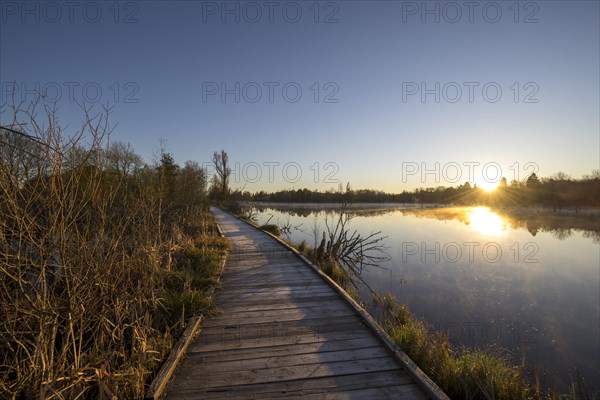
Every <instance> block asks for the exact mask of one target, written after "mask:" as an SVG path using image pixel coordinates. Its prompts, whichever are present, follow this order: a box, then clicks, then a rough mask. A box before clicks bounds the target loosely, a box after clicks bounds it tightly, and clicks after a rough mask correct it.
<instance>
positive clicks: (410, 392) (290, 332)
mask: <svg viewBox="0 0 600 400" xmlns="http://www.w3.org/2000/svg"><path fill="white" fill-rule="evenodd" d="M212 212H213V213H214V214H215V217H216V219H217V222H218V224H219V225H220V227H221V229H222V231H223V233H224V234H225V236H226V237H227V239H228V240H229V241H230V242H231V245H232V251H231V253H230V255H229V260H228V263H227V268H226V270H225V273H224V274H223V277H222V290H221V291H220V292H218V294H217V306H218V307H219V309H220V310H221V312H220V313H219V314H218V315H216V316H215V317H213V318H212V319H210V318H209V319H206V320H204V321H203V323H202V332H201V333H200V335H199V337H198V338H197V339H196V341H195V342H194V343H192V344H191V345H190V347H189V348H188V351H187V353H186V358H185V359H184V360H183V361H182V363H181V365H180V366H179V367H178V369H177V371H176V373H175V378H174V379H173V381H172V382H171V383H170V384H169V386H168V388H167V393H166V398H167V399H274V398H285V399H288V398H296V397H301V398H302V399H398V398H407V399H427V398H430V397H429V396H428V395H427V394H426V393H428V391H427V390H425V389H426V388H427V384H425V385H424V387H422V386H420V385H419V384H417V383H416V381H415V379H414V378H413V376H414V375H411V374H409V373H408V371H407V369H406V368H405V367H404V366H403V364H402V363H401V362H400V361H399V360H398V358H397V357H395V356H394V353H393V351H391V350H390V348H389V347H387V346H386V345H385V344H384V341H382V339H381V338H380V337H379V336H378V335H377V334H376V332H374V331H373V330H372V329H370V328H369V327H368V325H367V324H366V323H365V322H364V319H363V318H362V317H361V316H360V315H359V313H357V311H356V310H355V308H353V307H352V306H351V305H350V303H349V302H348V301H346V300H345V299H344V297H342V296H341V295H340V294H338V292H337V291H336V290H335V289H334V288H333V287H332V286H331V285H330V284H329V283H327V282H326V281H325V280H324V279H323V278H322V277H321V276H319V274H318V273H316V272H315V271H314V270H313V269H312V268H311V267H310V266H309V265H307V264H306V263H305V262H304V261H303V260H301V259H300V258H299V257H298V256H296V255H295V254H293V253H292V252H291V251H290V250H289V249H288V248H287V247H285V246H284V245H282V244H281V243H279V242H278V241H276V240H275V239H273V238H272V237H271V236H269V235H267V234H265V233H264V232H262V231H259V230H257V229H255V228H254V227H252V226H250V225H248V224H246V223H245V222H243V221H240V220H238V219H236V218H235V217H233V216H231V215H229V214H227V213H225V212H223V211H221V210H218V209H214V208H213V209H212ZM438 390H439V389H438ZM429 393H431V391H429Z"/></svg>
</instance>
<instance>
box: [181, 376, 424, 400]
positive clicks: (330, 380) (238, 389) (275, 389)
mask: <svg viewBox="0 0 600 400" xmlns="http://www.w3.org/2000/svg"><path fill="white" fill-rule="evenodd" d="M410 383H412V381H411V380H410V378H408V377H407V376H406V374H405V373H404V372H403V371H400V370H392V371H378V372H370V373H363V374H355V375H342V376H336V377H322V378H311V379H299V380H295V381H286V382H270V383H263V384H254V385H235V386H226V387H217V388H208V389H182V390H179V391H174V392H173V393H172V395H173V398H186V399H200V398H201V399H219V398H226V399H233V400H241V399H250V398H256V399H274V398H282V397H286V396H288V397H289V396H307V395H310V394H323V393H336V392H337V393H339V392H346V391H353V390H357V389H365V388H378V387H389V386H394V385H406V384H410ZM415 398H419V397H415Z"/></svg>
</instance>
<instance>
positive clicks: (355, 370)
mask: <svg viewBox="0 0 600 400" xmlns="http://www.w3.org/2000/svg"><path fill="white" fill-rule="evenodd" d="M398 369H400V367H399V365H398V362H397V361H396V359H394V358H393V357H391V356H386V357H381V358H371V359H369V360H359V361H337V362H321V363H318V364H307V365H293V366H289V367H277V368H270V367H259V368H255V369H252V370H244V371H236V373H235V374H232V373H230V372H215V371H210V370H203V369H200V368H198V367H196V368H193V369H189V370H186V373H185V374H184V375H179V376H178V378H179V379H177V380H174V381H173V382H172V383H171V387H172V389H173V390H177V389H180V388H194V387H205V388H208V387H220V386H228V385H248V384H254V383H265V382H283V381H290V380H296V379H303V378H316V377H323V376H339V375H348V374H360V373H365V372H375V371H390V370H398Z"/></svg>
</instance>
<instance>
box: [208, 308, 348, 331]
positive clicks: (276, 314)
mask: <svg viewBox="0 0 600 400" xmlns="http://www.w3.org/2000/svg"><path fill="white" fill-rule="evenodd" d="M334 307H335V308H334ZM246 314H247V315H244V314H239V313H238V314H236V315H230V314H229V313H226V314H224V315H222V316H221V317H220V318H218V319H213V320H210V321H206V324H205V325H204V326H206V327H209V326H214V324H215V323H218V324H220V325H228V324H229V325H233V324H244V323H249V322H250V321H252V322H253V323H254V324H259V323H269V322H283V321H300V320H306V319H309V318H310V319H319V318H339V317H346V316H352V315H355V314H354V312H353V311H352V310H351V309H350V308H347V307H344V305H339V304H338V305H336V306H332V307H330V308H318V307H310V308H306V309H302V308H296V309H288V310H265V311H250V312H248V313H246Z"/></svg>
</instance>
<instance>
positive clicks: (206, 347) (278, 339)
mask: <svg viewBox="0 0 600 400" xmlns="http://www.w3.org/2000/svg"><path fill="white" fill-rule="evenodd" d="M368 337H372V335H370V334H369V332H368V331H366V330H365V329H358V330H354V331H343V332H335V333H328V334H327V337H326V338H325V336H324V335H321V334H319V333H314V332H307V333H300V332H299V333H298V334H297V335H282V336H276V335H273V336H267V337H258V338H247V339H245V340H223V339H222V338H221V339H220V338H219V337H213V338H212V340H208V338H207V337H206V336H203V335H201V336H200V338H199V340H198V341H196V342H194V343H192V344H191V345H190V351H194V350H195V349H202V351H211V350H236V349H254V348H259V347H269V346H278V345H286V344H301V343H324V342H330V341H335V340H348V339H359V338H368ZM197 346H198V347H197Z"/></svg>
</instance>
